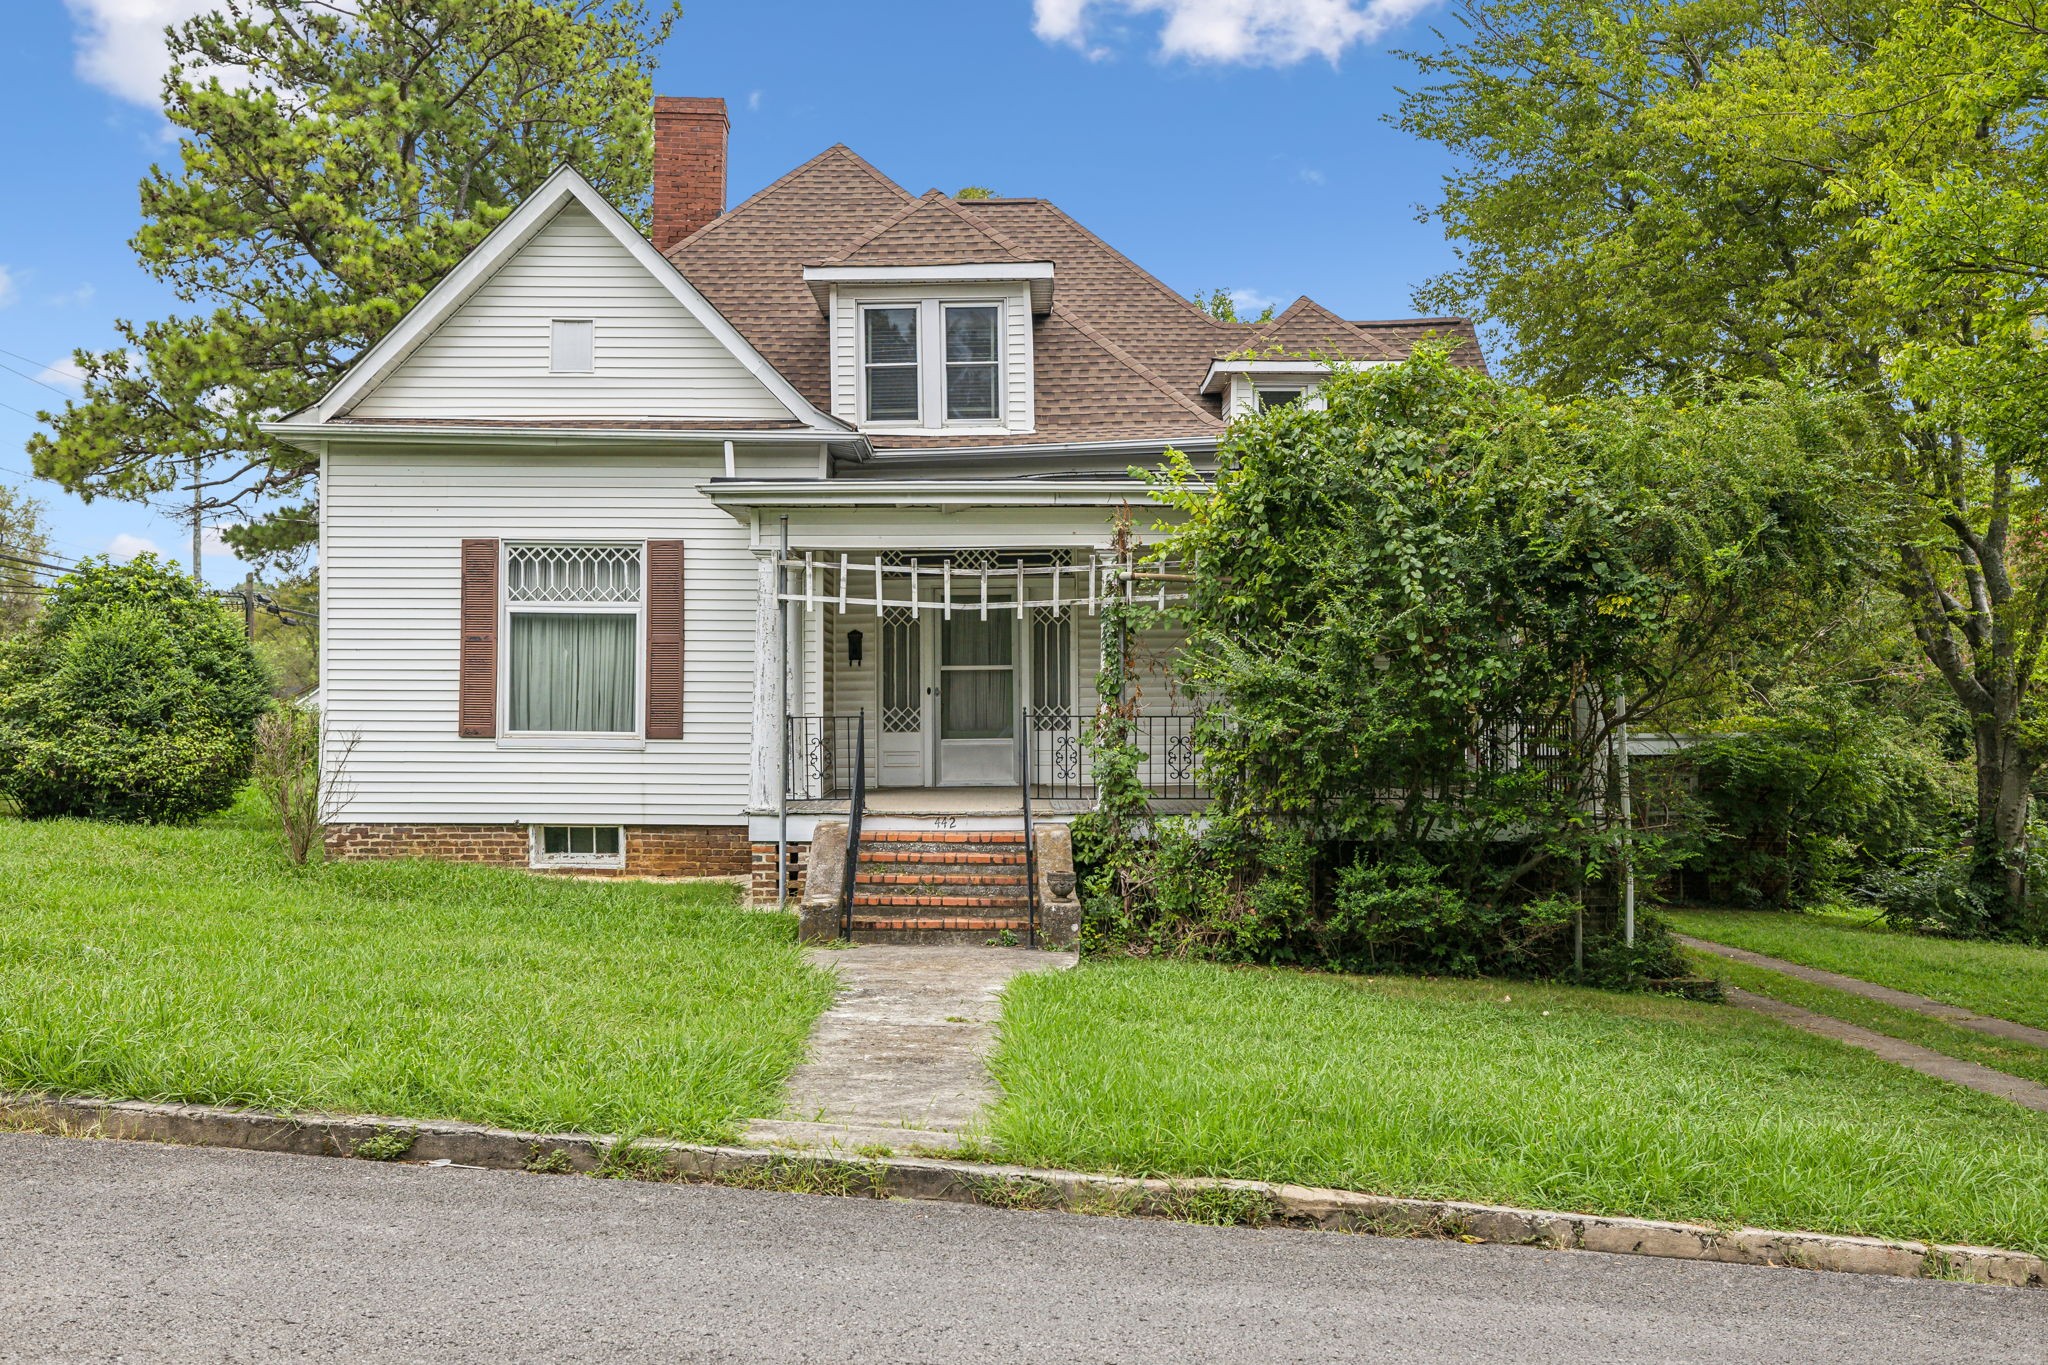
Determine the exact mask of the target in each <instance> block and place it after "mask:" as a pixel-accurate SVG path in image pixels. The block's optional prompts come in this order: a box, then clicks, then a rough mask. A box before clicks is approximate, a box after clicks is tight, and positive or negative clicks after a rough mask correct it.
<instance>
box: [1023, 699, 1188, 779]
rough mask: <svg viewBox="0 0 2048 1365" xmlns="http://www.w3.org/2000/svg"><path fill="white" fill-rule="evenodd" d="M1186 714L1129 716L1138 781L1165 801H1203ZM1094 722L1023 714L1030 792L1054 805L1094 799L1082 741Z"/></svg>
mask: <svg viewBox="0 0 2048 1365" xmlns="http://www.w3.org/2000/svg"><path fill="white" fill-rule="evenodd" d="M1196 719H1197V717H1196V716H1194V715H1191V714H1186V713H1182V714H1177V715H1165V716H1134V717H1132V719H1131V739H1132V741H1133V742H1134V743H1135V744H1136V745H1137V746H1138V753H1139V760H1138V780H1139V781H1140V782H1142V783H1144V784H1145V788H1146V790H1147V791H1149V792H1151V793H1152V795H1154V796H1156V797H1161V798H1163V799H1166V800H1170V801H1172V800H1182V801H1192V800H1196V799H1198V798H1200V797H1203V796H1206V795H1207V792H1205V791H1204V790H1203V789H1202V785H1201V783H1200V782H1199V781H1198V780H1197V776H1196V770H1195V769H1196V765H1195V742H1194V730H1195V721H1196ZM1092 723H1093V717H1091V716H1088V715H1086V714H1084V713H1080V712H1075V711H1067V710H1056V709H1052V708H1047V707H1039V708H1035V709H1033V710H1031V711H1029V712H1027V713H1026V716H1025V725H1026V732H1027V733H1026V736H1025V739H1026V744H1027V747H1028V750H1029V764H1028V767H1029V771H1030V773H1031V775H1032V790H1033V791H1034V792H1035V793H1036V794H1037V795H1040V796H1043V797H1045V798H1047V799H1049V800H1053V801H1088V800H1093V799H1094V796H1095V762H1094V755H1093V754H1092V753H1091V752H1090V750H1089V748H1088V745H1087V743H1086V740H1085V736H1086V734H1087V730H1088V727H1089V726H1090V725H1091V724H1092Z"/></svg>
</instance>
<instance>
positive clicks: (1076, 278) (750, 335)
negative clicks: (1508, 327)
mask: <svg viewBox="0 0 2048 1365" xmlns="http://www.w3.org/2000/svg"><path fill="white" fill-rule="evenodd" d="M668 257H669V259H670V260H671V261H673V262H675V264H676V266H677V267H678V268H679V269H680V270H682V272H683V273H684V275H686V276H687V277H688V278H689V280H690V282H691V283H692V284H694V285H696V287H697V288H698V289H699V290H700V291H701V292H702V293H703V294H704V296H705V297H706V298H707V299H709V300H710V301H711V304H712V306H713V307H715V308H717V309H718V310H719V312H720V313H722V314H724V315H725V317H726V319H727V320H728V321H729V322H731V323H732V325H733V326H734V327H736V328H738V329H739V331H740V333H741V334H742V335H744V336H745V337H746V338H747V340H748V341H750V342H751V343H753V345H754V346H755V348H756V349H758V350H759V351H760V352H761V354H762V355H763V356H764V357H765V358H766V359H767V361H768V363H769V364H771V365H773V366H775V368H776V369H777V370H779V371H781V372H782V374H783V375H784V376H785V377H787V378H788V379H789V381H790V383H791V384H793V385H795V386H796V388H797V390H798V392H800V393H802V394H803V395H804V397H806V398H808V399H809V400H810V401H811V402H812V403H814V404H816V405H817V406H818V407H819V408H822V409H829V408H830V406H831V377H830V371H829V363H830V355H829V350H830V339H829V337H828V336H827V334H826V319H825V315H824V312H823V310H821V309H820V308H819V306H818V302H817V299H816V298H815V297H814V296H813V295H812V293H811V291H810V289H809V287H808V286H807V285H806V284H805V282H804V278H803V269H804V267H805V266H806V265H813V264H816V265H825V264H831V265H960V264H973V263H981V262H997V261H1003V262H1016V261H1050V262H1052V264H1053V276H1054V289H1055V294H1054V305H1053V309H1052V312H1051V313H1050V314H1047V315H1044V316H1040V317H1036V318H1034V319H1033V320H1032V334H1033V338H1034V351H1033V355H1034V363H1035V369H1036V377H1037V390H1036V394H1035V403H1036V408H1037V429H1036V430H1035V431H1033V432H1031V433H1029V434H1024V435H1016V436H1011V435H1006V434H996V435H988V434H981V433H977V434H975V435H974V436H972V437H966V436H961V437H952V436H892V435H888V434H886V433H881V432H877V433H874V434H873V435H872V436H871V438H870V439H871V440H872V441H873V443H874V444H875V445H876V446H878V447H905V448H908V447H919V446H956V445H962V444H969V443H971V444H974V445H1047V444H1056V443H1059V442H1065V441H1073V442H1089V441H1115V440H1152V439H1158V440H1162V441H1165V440H1175V439H1180V440H1186V439H1191V438H1197V437H1206V436H1212V435H1214V434H1216V433H1218V432H1219V431H1220V430H1221V429H1222V418H1221V408H1220V405H1219V404H1220V400H1219V399H1217V398H1215V397H1206V398H1205V397H1203V396H1201V394H1200V389H1201V387H1202V383H1203V380H1204V379H1205V378H1206V377H1207V374H1208V371H1209V366H1210V363H1211V362H1212V361H1214V360H1215V359H1216V358H1217V357H1219V356H1222V355H1228V354H1231V353H1234V352H1238V351H1242V350H1245V349H1246V348H1247V347H1250V346H1255V345H1257V346H1279V347H1281V348H1282V349H1283V350H1285V351H1287V352H1289V353H1303V352H1307V351H1315V352H1317V353H1321V354H1334V355H1342V356H1348V357H1351V358H1354V359H1360V360H1393V359H1399V358H1400V357H1402V356H1405V355H1406V354H1407V353H1408V351H1409V349H1410V348H1412V347H1413V345H1414V343H1415V341H1416V340H1418V339H1420V338H1421V337H1423V336H1426V335H1439V334H1440V335H1445V336H1453V337H1456V338H1459V339H1461V340H1467V341H1469V342H1470V343H1471V344H1470V346H1469V347H1460V353H1459V354H1458V356H1457V358H1458V359H1459V360H1460V362H1461V363H1465V364H1473V365H1476V366H1478V367H1479V368H1484V362H1483V361H1482V360H1481V359H1480V357H1479V352H1478V338H1477V336H1476V334H1475V333H1474V332H1473V331H1472V328H1471V324H1469V323H1466V322H1464V321H1462V320H1461V319H1452V318H1423V319H1407V320H1401V321H1396V322H1366V323H1354V322H1348V321H1346V320H1344V319H1342V318H1340V317H1338V316H1337V315H1336V314H1334V313H1331V312H1330V311H1329V310H1328V309H1326V308H1323V307H1321V306H1320V305H1318V304H1316V303H1314V302H1313V301H1311V300H1309V299H1306V298H1303V299H1299V300H1297V301H1296V302H1295V303H1294V304H1293V305H1292V306H1291V307H1290V308H1289V309H1288V310H1287V312H1286V313H1284V314H1282V315H1281V316H1280V317H1278V318H1276V319H1274V320H1273V321H1272V322H1271V323H1269V324H1266V325H1265V326H1264V327H1254V326H1250V325H1247V324H1243V323H1226V322H1220V321H1218V320H1217V319H1215V318H1213V317H1211V316H1209V314H1208V313H1207V312H1205V311H1203V310H1202V309H1201V308H1199V307H1197V306H1196V305H1195V304H1194V303H1192V302H1191V301H1189V300H1188V299H1185V298H1183V297H1181V296H1180V295H1179V294H1177V293H1175V292H1174V291H1173V290H1172V289H1170V288H1168V287H1167V286H1166V285H1165V284H1164V283H1162V282H1161V281H1160V280H1158V279H1157V278H1155V277H1154V276H1152V275H1151V274H1149V273H1147V272H1146V271H1145V270H1143V269H1141V268H1140V267H1139V266H1138V265H1137V264H1136V263H1135V262H1133V261H1132V260H1131V259H1130V258H1129V257H1128V256H1125V255H1124V254H1123V253H1122V252H1119V251H1117V250H1115V249H1114V248H1112V247H1111V246H1109V245H1108V244H1107V243H1105V242H1104V241H1103V240H1102V239H1101V238H1099V237H1097V236H1096V235H1095V234H1094V233H1092V232H1090V231H1088V230H1087V229H1086V228H1084V227H1082V226H1081V225H1080V224H1079V223H1077V222H1075V221H1074V220H1073V219H1072V218H1070V217H1068V216H1067V215H1066V214H1065V213H1063V212H1061V211H1060V210H1059V209H1058V208H1056V207H1054V206H1053V205H1052V204H1049V203H1047V202H1046V201H1045V200H1042V199H980V200H969V201H966V202H960V201H956V200H953V199H951V198H949V197H947V196H946V195H944V194H941V193H940V192H938V191H936V190H933V191H931V192H929V193H927V194H925V195H923V196H912V195H911V194H910V193H908V192H907V191H905V190H904V189H903V188H902V187H901V186H898V185H897V184H895V183H894V182H893V181H891V180H890V179H889V178H888V177H887V176H885V175H883V174H882V173H881V172H880V171H878V170H876V169H875V168H874V167H873V166H870V165H869V164H868V163H867V162H865V161H863V160H861V159H860V158H859V157H858V156H856V155H854V153H853V152H851V151H850V150H848V149H847V148H845V147H843V146H835V147H831V148H828V149H827V150H826V151H824V152H822V153H820V154H819V155H818V156H816V157H814V158H812V159H811V160H809V161H807V162H805V163H804V164H803V165H801V166H799V167H797V168H796V169H795V170H793V171H791V172H789V174H787V175H785V176H783V177H782V178H781V179H779V180H777V181H775V182H774V183H773V184H770V185H769V186H767V187H766V188H765V189H763V190H761V191H759V192H758V193H756V194H755V195H753V196H752V197H751V198H749V199H747V200H746V201H745V202H744V203H742V204H740V205H738V206H737V207H735V208H733V209H732V210H730V211H729V212H727V213H726V214H724V215H723V216H721V217H719V218H716V219H713V220H712V221H711V222H710V223H708V224H706V225H705V226H704V227H703V228H700V229H699V230H698V231H697V232H696V233H694V234H692V235H691V236H689V237H686V238H684V239H683V240H682V241H680V242H678V243H677V244H676V245H675V246H674V247H672V248H670V249H669V252H668Z"/></svg>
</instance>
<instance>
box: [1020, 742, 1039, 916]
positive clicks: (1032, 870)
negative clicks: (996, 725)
mask: <svg viewBox="0 0 2048 1365" xmlns="http://www.w3.org/2000/svg"><path fill="white" fill-rule="evenodd" d="M1017 750H1018V763H1019V765H1020V766H1021V768H1022V773H1021V776H1022V777H1023V779H1024V780H1023V791H1024V914H1025V916H1026V918H1025V921H1024V942H1025V945H1026V946H1027V947H1031V948H1036V947H1037V946H1038V840H1037V838H1036V836H1035V834H1034V832H1033V830H1032V828H1031V766H1032V765H1031V713H1030V712H1029V711H1028V710H1027V711H1026V712H1025V713H1024V715H1023V724H1022V725H1020V726H1019V727H1018V728H1017Z"/></svg>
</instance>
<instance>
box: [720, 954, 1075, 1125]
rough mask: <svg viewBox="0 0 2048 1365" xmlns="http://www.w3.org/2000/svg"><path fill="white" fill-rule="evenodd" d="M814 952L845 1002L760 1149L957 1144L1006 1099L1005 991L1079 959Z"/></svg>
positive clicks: (815, 1036) (815, 1043)
mask: <svg viewBox="0 0 2048 1365" xmlns="http://www.w3.org/2000/svg"><path fill="white" fill-rule="evenodd" d="M809 957H810V959H811V961H813V962H814V963H816V964H817V965H819V966H821V967H825V968H828V969H830V970H833V971H836V972H837V973H838V974H839V982H840V987H839V998H838V999H837V1000H836V1001H834V1002H833V1005H832V1008H831V1009H829V1010H827V1011H826V1012H825V1014H824V1016H823V1017H822V1018H821V1019H819V1020H818V1025H817V1027H816V1028H815V1029H814V1030H812V1033H811V1041H810V1052H809V1055H808V1057H807V1058H806V1059H805V1061H804V1063H803V1065H802V1066H800V1067H798V1068H797V1072H796V1075H795V1076H794V1077H792V1078H791V1080H790V1085H789V1097H788V1100H787V1102H786V1104H785V1106H784V1115H785V1117H783V1118H780V1119H763V1120H759V1121H757V1122H755V1123H754V1124H753V1125H752V1126H751V1127H750V1128H748V1130H747V1137H748V1138H749V1139H750V1140H751V1141H754V1142H796V1143H802V1144H804V1145H806V1146H816V1147H826V1146H839V1147H845V1148H858V1147H862V1146H871V1145H872V1146H883V1147H889V1148H891V1149H893V1150H896V1151H909V1150H911V1149H914V1148H919V1147H927V1148H939V1149H951V1148H953V1147H957V1146H958V1145H959V1143H960V1139H961V1137H962V1135H964V1134H966V1133H967V1132H969V1131H971V1130H972V1129H973V1127H974V1126H975V1123H976V1121H977V1120H978V1119H979V1117H980V1115H981V1111H982V1110H983V1108H985V1107H986V1106H987V1105H988V1104H989V1102H990V1101H992V1100H993V1099H995V1086H994V1083H993V1082H992V1081H991V1080H990V1079H989V1074H988V1066H987V1058H988V1053H989V1049H990V1048H991V1047H993V1046H994V1044H995V1024H996V1017H997V1014H998V1012H999V1011H1000V1008H1001V1006H1000V1003H999V1001H1000V996H1001V994H1002V989H1003V986H1004V985H1005V983H1007V982H1008V981H1009V980H1010V978H1012V977H1014V976H1018V975H1020V974H1022V973H1024V972H1037V971H1050V970H1056V969H1058V968H1062V967H1070V966H1072V965H1073V964H1074V955H1073V954H1072V953H1049V952H1029V951H1026V950H1024V949H1021V948H973V947H966V948H955V947H924V946H917V947H898V946H894V945H886V944H862V945H859V946H857V947H852V948H836V949H835V948H814V949H812V950H811V951H810V954H809Z"/></svg>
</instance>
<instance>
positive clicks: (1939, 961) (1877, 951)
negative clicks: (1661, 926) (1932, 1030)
mask: <svg viewBox="0 0 2048 1365" xmlns="http://www.w3.org/2000/svg"><path fill="white" fill-rule="evenodd" d="M1658 914H1659V915H1660V916H1662V917H1663V918H1664V919H1666V920H1668V921H1669V922H1670V924H1671V927H1672V928H1674V929H1676V930H1678V931H1679V932H1680V933H1686V934H1691V935H1693V936H1694V937H1696V938H1704V939H1711V940H1712V941H1714V942H1715V943H1725V944H1728V945H1729V946H1731V947H1735V948H1747V949H1749V950H1750V951H1751V952H1753V953H1768V954H1769V955H1770V956H1772V957H1781V958H1784V959H1785V960H1786V961H1787V962H1797V963H1799V964H1800V965H1801V966H1806V967H1819V968H1821V969H1822V970H1824V971H1830V972H1840V973H1841V974H1842V975H1843V976H1853V977H1855V978H1856V979H1858V980H1859V981H1874V982H1876V983H1877V984H1878V985H1880V986H1890V987H1891V988H1892V989H1893V990H1900V991H1911V992H1913V993H1914V994H1915V995H1924V996H1927V997H1928V998H1929V999H1932V1000H1940V1001H1944V1002H1946V1003H1947V1004H1951V1005H1961V1006H1962V1007H1963V1008H1964V1009H1970V1010H1975V1011H1976V1012H1977V1013H1979V1014H1988V1015H1991V1016H1992V1017H1993V1018H1997V1019H2010V1020H2012V1021H2013V1022H2015V1023H2020V1024H2032V1025H2033V1026H2034V1027H2036V1028H2048V948H2029V947H2025V946H2024V945H2021V944H2017V943H1981V942H1977V941H1974V940H1966V939H1951V938H1930V937H1928V936H1927V935H1924V934H1907V933H1899V932H1897V931H1894V930H1890V929H1883V928H1878V927H1876V926H1875V925H1860V924H1853V923H1847V922H1845V921H1843V920H1842V919H1840V918H1836V917H1832V916H1830V917H1822V916H1818V915H1798V914H1785V913H1781V912H1773V911H1764V910H1670V911H1664V910H1660V911H1659V912H1658Z"/></svg>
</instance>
